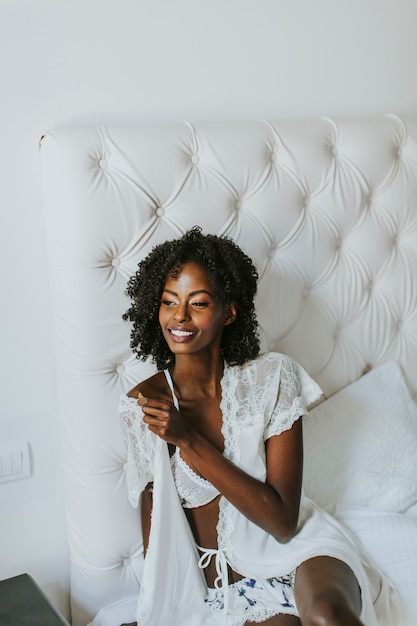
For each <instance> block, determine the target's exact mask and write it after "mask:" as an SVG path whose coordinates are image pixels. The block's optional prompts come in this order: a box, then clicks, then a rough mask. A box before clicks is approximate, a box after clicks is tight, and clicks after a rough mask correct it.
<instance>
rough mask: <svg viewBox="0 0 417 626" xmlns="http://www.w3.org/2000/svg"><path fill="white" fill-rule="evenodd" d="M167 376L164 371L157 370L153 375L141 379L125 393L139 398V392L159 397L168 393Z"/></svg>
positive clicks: (128, 396) (126, 395) (127, 395)
mask: <svg viewBox="0 0 417 626" xmlns="http://www.w3.org/2000/svg"><path fill="white" fill-rule="evenodd" d="M166 386H167V383H166V378H165V374H164V372H156V374H153V376H150V377H149V378H146V379H145V380H142V381H140V382H139V383H138V384H137V385H136V386H135V387H133V388H132V389H131V390H130V391H128V392H127V394H125V397H127V398H133V399H135V400H137V399H138V396H139V393H141V394H142V395H143V396H145V397H146V396H150V397H153V398H154V397H158V396H159V395H163V394H164V393H165V394H166Z"/></svg>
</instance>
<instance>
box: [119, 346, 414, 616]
mask: <svg viewBox="0 0 417 626" xmlns="http://www.w3.org/2000/svg"><path fill="white" fill-rule="evenodd" d="M221 385H222V401H221V410H222V413H223V425H222V432H223V435H224V453H223V454H224V456H225V457H227V458H228V459H230V460H231V461H232V462H233V463H234V464H236V465H237V466H238V467H240V468H241V469H242V470H244V471H245V472H247V473H248V474H250V475H252V476H254V477H255V478H257V479H258V480H261V481H265V478H266V459H265V446H264V442H265V441H266V440H267V439H268V438H269V437H271V436H273V435H279V434H280V433H281V432H283V431H285V430H287V429H289V428H291V426H292V425H293V423H294V421H295V420H297V419H298V418H299V417H300V416H302V415H305V414H306V413H307V410H306V408H307V406H308V405H309V404H311V403H312V402H314V401H315V400H317V399H318V398H319V397H320V395H321V390H320V388H319V387H318V385H317V384H316V383H315V382H314V381H313V380H312V379H311V378H310V376H309V375H308V374H307V373H306V371H305V370H304V369H303V368H302V367H301V366H300V365H299V364H297V363H296V362H294V361H293V360H292V359H290V358H289V357H287V356H285V355H283V354H278V353H268V354H264V355H261V356H259V357H258V358H257V359H255V360H254V361H251V362H249V363H247V364H245V365H243V366H235V367H230V366H226V367H225V369H224V374H223V378H222V381H221ZM120 416H121V420H122V427H123V431H124V434H125V437H126V443H127V454H128V457H127V482H128V489H129V500H130V502H131V504H132V505H133V506H135V507H136V506H138V502H139V497H140V494H141V493H142V491H143V489H144V487H145V486H146V485H147V484H148V483H149V482H151V481H154V509H153V514H152V525H153V524H154V520H155V519H156V518H157V516H158V519H159V520H160V522H161V524H160V528H159V530H158V533H160V536H159V538H158V537H155V533H154V538H152V532H153V531H152V529H151V537H150V542H149V548H148V553H147V557H146V559H145V569H144V579H145V587H144V589H142V592H141V598H140V601H139V614H138V616H137V617H138V618H140V626H153V625H154V624H155V626H158V625H160V624H161V623H167V624H168V623H169V624H170V626H177V624H178V626H183V625H184V624H186V623H187V621H186V615H182V616H180V617H178V622H177V621H172V620H173V617H172V606H171V609H169V608H168V610H167V613H166V616H165V617H164V616H161V615H159V617H157V615H156V614H157V613H158V611H160V610H161V607H160V606H158V607H156V604H157V603H158V594H156V593H155V591H156V589H159V590H161V584H162V587H163V588H164V591H163V592H162V594H163V597H164V603H166V605H167V606H168V607H169V604H170V602H169V594H170V593H171V598H172V602H175V604H177V600H178V598H176V595H175V594H176V593H180V592H181V588H180V587H179V586H178V583H177V586H176V585H175V583H174V582H173V581H172V580H169V579H167V578H166V576H168V578H169V577H175V576H177V580H178V569H176V568H177V567H179V565H178V563H177V564H175V563H172V562H167V561H165V562H166V568H165V569H164V570H163V571H164V574H163V576H164V580H163V581H162V580H161V578H160V577H161V571H160V569H159V570H158V571H159V574H158V579H155V580H152V578H153V577H154V576H156V574H155V572H156V570H157V568H156V567H155V565H156V564H157V563H158V562H159V561H161V559H164V560H165V559H170V558H174V556H175V555H177V554H178V546H177V547H176V548H175V550H174V551H173V552H174V553H175V555H174V556H173V555H171V557H168V554H167V553H166V550H170V549H171V548H172V546H169V545H167V543H166V541H165V542H164V536H163V535H164V530H163V526H164V519H165V520H168V519H169V520H170V521H172V517H171V514H170V512H168V511H166V512H164V511H162V510H159V511H158V510H156V508H155V507H161V509H162V508H163V507H164V502H165V501H166V496H167V495H168V494H166V495H165V496H164V494H163V491H164V490H169V492H170V494H169V498H172V490H173V489H175V486H174V482H173V480H167V479H166V478H167V477H166V476H165V480H164V481H162V480H154V479H155V467H156V468H160V467H161V458H160V454H161V449H162V448H161V444H160V443H159V442H160V441H161V440H160V439H159V438H157V437H156V436H155V435H154V434H153V433H151V432H150V431H149V430H148V428H147V425H146V424H144V422H143V414H142V411H141V409H140V407H139V406H138V404H137V402H136V400H135V399H132V398H128V397H127V396H122V398H121V402H120ZM165 452H166V446H165V449H164V454H165ZM158 471H159V470H158V469H157V473H158ZM159 473H160V471H159ZM171 502H172V500H171ZM184 523H185V524H187V522H186V519H185V516H184V515H180V516H179V518H178V519H177V524H181V525H182V524H184ZM155 532H156V531H155ZM217 533H218V549H219V554H220V555H221V557H222V558H223V559H224V558H225V559H226V560H227V562H228V563H229V564H230V565H231V567H232V568H233V569H234V570H236V571H238V572H239V573H241V574H242V575H245V576H251V577H261V578H268V577H272V576H277V577H278V576H284V575H286V574H288V573H290V572H292V571H293V570H294V569H295V568H296V567H297V566H298V565H299V564H300V563H302V562H303V561H305V560H307V559H309V558H311V557H314V556H322V555H328V556H332V557H335V558H338V559H340V560H342V561H344V562H345V563H347V564H348V565H349V566H350V568H351V569H352V570H353V572H354V573H355V575H356V577H357V579H358V581H359V584H360V587H361V591H362V605H363V606H362V615H361V619H362V620H363V622H364V623H365V624H366V626H378V625H379V626H382V625H384V626H388V624H390V625H391V624H394V623H395V624H396V626H400V624H401V623H402V622H401V617H400V614H399V607H398V606H397V597H396V594H395V592H394V591H393V590H392V589H391V588H390V587H389V585H388V583H387V582H386V581H385V580H384V579H383V578H382V577H381V576H380V574H379V572H377V571H376V569H375V568H374V567H373V566H372V565H371V564H370V563H369V562H368V559H367V557H366V555H365V554H363V552H362V551H361V548H360V546H359V545H358V544H357V542H356V541H355V539H354V538H353V536H352V535H351V534H350V533H349V532H348V531H347V530H346V529H345V528H344V527H343V526H342V525H341V524H339V523H338V522H337V521H336V520H335V519H334V518H332V517H331V516H330V515H328V514H327V513H325V512H324V511H322V510H321V509H319V508H318V507H317V506H316V505H315V504H314V503H313V502H312V501H311V500H309V499H308V498H307V497H306V496H305V495H304V494H302V497H301V505H300V516H299V523H298V530H297V533H296V535H295V536H294V537H293V539H292V540H291V541H290V542H288V543H286V544H280V543H279V542H277V541H276V540H275V539H274V538H273V537H272V536H271V535H269V534H268V533H266V532H265V531H263V530H262V529H261V528H259V527H258V526H256V525H255V524H253V523H252V522H250V521H249V520H248V519H247V518H246V517H245V516H243V515H242V514H241V513H240V512H239V511H238V510H237V509H236V508H235V507H234V506H233V505H232V504H231V503H230V502H229V501H228V500H226V498H224V497H221V498H220V502H219V519H218V525H217ZM185 535H186V536H187V537H188V538H189V539H187V541H188V540H189V541H190V542H192V538H191V535H190V534H189V532H188V530H187V529H185ZM185 535H184V536H185ZM162 545H164V546H165V548H164V550H165V551H164V552H161V551H160V547H161V546H162ZM187 554H189V553H187ZM195 558H196V559H197V557H195ZM147 561H148V562H149V566H148V567H147V563H146V562H147ZM196 562H197V561H196ZM187 567H189V564H188V566H187ZM170 572H171V573H170ZM196 576H198V573H197V572H196ZM187 578H188V580H190V578H192V577H189V576H188V577H187ZM179 584H180V585H182V586H183V583H182V582H181V581H179ZM170 585H171V591H169V589H168V586H170ZM172 589H173V591H172ZM190 591H191V590H188V592H187V595H188V598H189V597H190V594H189V592H190ZM192 593H194V594H195V598H198V601H200V598H201V584H200V579H199V580H198V583H197V588H196V589H195V590H194V591H192ZM167 594H168V597H167ZM159 597H160V596H159ZM141 603H142V606H141ZM159 604H161V603H160V602H159ZM185 604H186V603H185ZM152 605H153V606H152ZM170 610H171V613H170V612H169V611H170ZM186 610H187V609H186ZM155 611H156V612H155ZM203 613H204V608H203V605H202V614H203ZM267 616H268V613H267V612H265V618H266V617H267ZM158 619H159V621H158ZM163 619H168V621H167V622H163V621H160V620H163ZM207 619H208V618H206V621H204V618H203V616H202V618H201V624H203V623H204V624H206V623H207V624H208V623H209V622H207ZM210 619H212V617H210ZM181 620H182V621H181ZM222 620H223V621H222ZM211 623H212V622H211V621H210V624H211ZM216 623H218V624H232V623H233V624H234V623H238V622H234V621H233V622H232V621H230V619H229V621H228V618H227V616H226V615H222V616H219V621H218V622H216ZM190 624H192V626H197V624H198V622H197V621H196V618H195V616H194V618H193V621H192V622H190Z"/></svg>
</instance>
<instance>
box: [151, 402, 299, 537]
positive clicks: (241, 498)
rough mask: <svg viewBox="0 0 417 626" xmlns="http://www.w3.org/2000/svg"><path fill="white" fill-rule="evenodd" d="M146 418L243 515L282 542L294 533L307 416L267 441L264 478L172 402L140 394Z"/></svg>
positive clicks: (154, 429)
mask: <svg viewBox="0 0 417 626" xmlns="http://www.w3.org/2000/svg"><path fill="white" fill-rule="evenodd" d="M139 403H140V404H141V406H142V410H143V412H144V421H145V422H146V423H147V424H148V426H149V429H150V430H151V431H152V432H154V433H155V434H156V435H158V436H159V437H161V438H162V439H164V441H167V442H168V443H171V444H174V445H176V446H178V447H179V448H180V449H181V452H182V456H183V458H184V460H185V461H186V462H187V463H188V464H189V465H190V467H191V468H192V469H193V470H194V471H195V472H197V473H198V474H200V475H201V476H203V477H204V478H205V479H206V480H208V481H210V482H211V483H212V484H213V485H214V486H215V487H216V488H217V489H218V490H219V491H220V493H222V494H223V495H224V497H225V498H227V500H229V501H230V502H231V503H232V504H233V505H234V506H235V507H236V508H237V509H238V510H239V511H240V512H241V513H242V514H243V515H245V516H246V517H247V518H248V519H249V520H250V521H252V522H253V523H255V524H257V525H258V526H260V527H261V528H263V529H264V530H265V531H266V532H268V533H270V534H271V535H273V536H274V537H275V539H277V541H279V542H281V543H285V542H287V541H289V540H290V539H291V537H292V536H293V535H294V533H295V530H296V527H297V521H298V513H299V504H300V495H301V483H302V465H303V448H302V421H301V419H298V420H297V421H296V422H295V423H294V425H293V426H292V428H291V429H289V430H287V431H284V432H283V433H281V434H280V435H275V436H273V437H271V438H270V439H268V440H267V442H266V444H265V445H266V469H267V478H266V482H265V483H263V482H261V481H259V480H257V479H256V478H253V477H252V476H250V475H249V474H247V473H246V472H244V471H242V470H241V469H239V468H238V467H236V466H235V465H233V463H231V462H230V461H229V460H228V459H226V458H225V457H224V456H223V455H222V453H221V452H219V451H218V450H217V449H216V448H215V446H213V445H212V444H211V443H210V442H209V441H208V440H207V439H206V438H205V437H204V436H203V435H202V434H201V433H198V432H197V431H196V430H194V429H192V428H191V427H190V426H189V425H188V424H187V422H186V421H185V420H184V419H183V418H182V416H181V414H180V413H179V412H178V411H176V409H175V408H174V407H173V406H172V404H171V403H169V402H166V401H160V400H153V399H149V398H142V399H139Z"/></svg>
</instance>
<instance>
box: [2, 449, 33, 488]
mask: <svg viewBox="0 0 417 626" xmlns="http://www.w3.org/2000/svg"><path fill="white" fill-rule="evenodd" d="M28 476H30V456H29V444H28V443H27V441H23V442H9V443H2V444H1V447H0V483H6V482H9V481H11V480H19V479H20V478H27V477H28Z"/></svg>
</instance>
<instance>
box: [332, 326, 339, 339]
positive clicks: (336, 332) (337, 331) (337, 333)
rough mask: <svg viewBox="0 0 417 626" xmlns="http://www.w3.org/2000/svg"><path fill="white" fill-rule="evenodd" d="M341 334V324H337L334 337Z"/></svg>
mask: <svg viewBox="0 0 417 626" xmlns="http://www.w3.org/2000/svg"><path fill="white" fill-rule="evenodd" d="M339 335H340V326H335V328H334V330H333V337H338V336H339Z"/></svg>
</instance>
